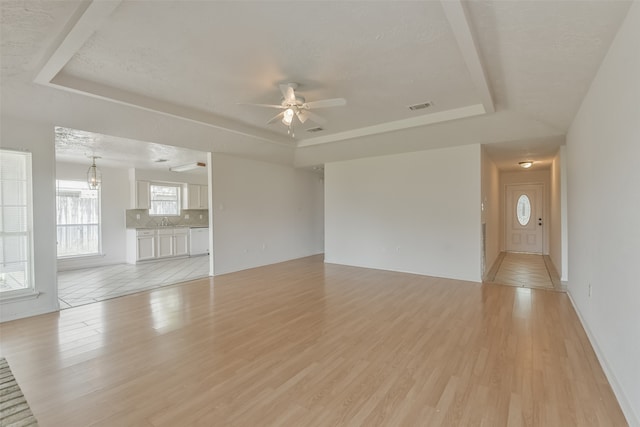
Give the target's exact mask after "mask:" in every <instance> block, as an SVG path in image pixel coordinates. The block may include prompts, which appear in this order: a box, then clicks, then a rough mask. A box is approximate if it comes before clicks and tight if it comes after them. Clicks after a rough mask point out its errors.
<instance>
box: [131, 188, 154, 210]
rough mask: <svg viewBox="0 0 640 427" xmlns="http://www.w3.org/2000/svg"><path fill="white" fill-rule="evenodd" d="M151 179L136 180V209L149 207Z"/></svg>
mask: <svg viewBox="0 0 640 427" xmlns="http://www.w3.org/2000/svg"><path fill="white" fill-rule="evenodd" d="M149 185H150V184H149V181H136V197H135V206H134V208H135V209H149V207H150V202H149V200H150V192H149Z"/></svg>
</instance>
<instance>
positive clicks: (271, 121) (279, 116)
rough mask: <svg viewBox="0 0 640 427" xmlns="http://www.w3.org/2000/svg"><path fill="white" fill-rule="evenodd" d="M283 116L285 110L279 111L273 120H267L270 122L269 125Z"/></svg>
mask: <svg viewBox="0 0 640 427" xmlns="http://www.w3.org/2000/svg"><path fill="white" fill-rule="evenodd" d="M283 116H284V111H282V112H281V113H278V115H276V116H275V117H273V118H272V119H271V120H269V121H268V122H267V124H268V125H270V124H271V123H273V122H275V121H277V120H279V119H282V117H283Z"/></svg>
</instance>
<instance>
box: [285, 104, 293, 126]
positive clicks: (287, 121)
mask: <svg viewBox="0 0 640 427" xmlns="http://www.w3.org/2000/svg"><path fill="white" fill-rule="evenodd" d="M294 114H295V113H294V111H293V108H287V109H286V110H284V114H283V116H282V123H284V124H285V125H287V126H290V125H291V122H292V121H293V116H294Z"/></svg>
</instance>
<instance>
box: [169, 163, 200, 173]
mask: <svg viewBox="0 0 640 427" xmlns="http://www.w3.org/2000/svg"><path fill="white" fill-rule="evenodd" d="M206 166H207V164H206V163H203V162H194V163H187V164H186V165H181V166H175V167H172V168H169V170H170V171H171V172H186V171H190V170H194V169H198V168H204V167H206Z"/></svg>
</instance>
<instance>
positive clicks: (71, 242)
mask: <svg viewBox="0 0 640 427" xmlns="http://www.w3.org/2000/svg"><path fill="white" fill-rule="evenodd" d="M56 187H57V191H56V205H57V214H56V217H57V228H58V258H67V257H78V256H88V255H99V254H100V252H101V250H100V190H89V188H88V185H87V182H86V181H64V180H58V181H56Z"/></svg>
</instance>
